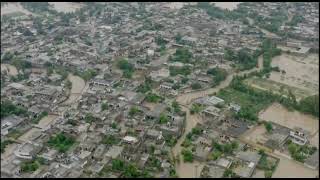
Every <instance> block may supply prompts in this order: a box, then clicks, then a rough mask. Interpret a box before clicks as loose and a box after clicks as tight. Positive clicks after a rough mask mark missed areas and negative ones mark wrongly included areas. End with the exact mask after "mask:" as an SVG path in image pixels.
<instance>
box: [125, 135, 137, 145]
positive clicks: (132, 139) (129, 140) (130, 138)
mask: <svg viewBox="0 0 320 180" xmlns="http://www.w3.org/2000/svg"><path fill="white" fill-rule="evenodd" d="M122 140H123V141H124V142H126V143H128V144H136V143H137V142H139V140H138V139H137V138H136V137H133V136H125V137H124V138H122Z"/></svg>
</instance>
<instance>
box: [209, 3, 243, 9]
mask: <svg viewBox="0 0 320 180" xmlns="http://www.w3.org/2000/svg"><path fill="white" fill-rule="evenodd" d="M212 3H214V4H215V6H216V7H219V8H222V9H228V10H230V11H232V10H234V9H236V8H237V6H238V4H240V3H241V2H212Z"/></svg>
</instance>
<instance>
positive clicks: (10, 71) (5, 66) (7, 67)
mask: <svg viewBox="0 0 320 180" xmlns="http://www.w3.org/2000/svg"><path fill="white" fill-rule="evenodd" d="M2 71H7V72H8V74H9V75H11V76H16V75H18V70H17V68H16V67H15V66H13V65H10V64H1V72H2Z"/></svg>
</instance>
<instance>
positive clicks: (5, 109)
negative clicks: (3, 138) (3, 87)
mask: <svg viewBox="0 0 320 180" xmlns="http://www.w3.org/2000/svg"><path fill="white" fill-rule="evenodd" d="M27 114H28V112H27V110H26V109H25V108H22V107H20V106H16V105H14V104H12V102H11V101H3V102H1V118H4V117H7V116H10V115H17V116H19V115H27Z"/></svg>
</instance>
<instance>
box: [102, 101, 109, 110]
mask: <svg viewBox="0 0 320 180" xmlns="http://www.w3.org/2000/svg"><path fill="white" fill-rule="evenodd" d="M107 109H108V103H107V102H104V103H102V104H101V110H102V111H104V110H107Z"/></svg>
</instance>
